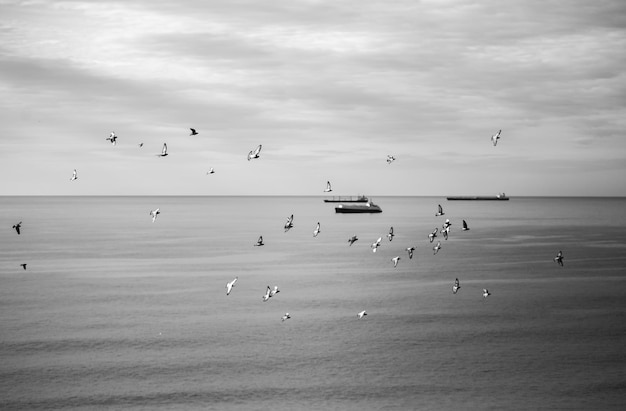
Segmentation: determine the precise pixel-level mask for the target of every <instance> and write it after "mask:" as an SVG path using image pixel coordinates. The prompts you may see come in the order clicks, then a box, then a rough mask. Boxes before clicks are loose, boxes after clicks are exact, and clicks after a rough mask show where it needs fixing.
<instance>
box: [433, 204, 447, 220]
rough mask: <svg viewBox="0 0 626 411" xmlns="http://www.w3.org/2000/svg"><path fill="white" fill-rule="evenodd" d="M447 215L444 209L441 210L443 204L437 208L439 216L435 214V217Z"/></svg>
mask: <svg viewBox="0 0 626 411" xmlns="http://www.w3.org/2000/svg"><path fill="white" fill-rule="evenodd" d="M444 214H445V213H444V212H443V208H441V204H439V205H438V206H437V214H435V217H438V216H440V215H444Z"/></svg>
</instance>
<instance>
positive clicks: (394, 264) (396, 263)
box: [391, 255, 400, 268]
mask: <svg viewBox="0 0 626 411" xmlns="http://www.w3.org/2000/svg"><path fill="white" fill-rule="evenodd" d="M391 261H393V267H394V268H396V267H397V266H398V261H400V256H399V255H397V256H395V257H393V258H392V259H391Z"/></svg>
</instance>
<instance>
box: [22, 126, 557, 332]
mask: <svg viewBox="0 0 626 411" xmlns="http://www.w3.org/2000/svg"><path fill="white" fill-rule="evenodd" d="M190 130H191V133H190V136H195V135H198V134H199V133H198V132H197V131H196V130H195V129H193V128H190ZM501 133H502V130H498V132H497V133H496V134H494V135H493V136H492V137H491V141H492V143H493V145H494V146H496V145H497V144H498V140H499V139H500V135H501ZM117 138H118V137H117V135H116V134H115V132H111V134H110V135H109V137H107V138H106V140H108V141H110V142H111V144H112V145H116V144H117ZM139 147H143V143H139ZM261 149H262V145H259V146H258V147H256V148H255V149H254V150H251V151H250V152H249V153H248V157H247V158H248V161H250V160H253V159H258V158H259V157H260V153H261ZM167 155H168V153H167V143H163V148H162V150H161V153H160V154H156V156H158V157H165V156H167ZM395 160H396V158H395V156H393V155H388V156H387V163H388V164H391V163H392V162H393V161H395ZM214 172H215V170H214V169H213V168H211V169H210V170H209V171H208V172H207V174H213V173H214ZM77 179H78V174H77V171H76V169H74V171H73V174H72V177H71V178H70V181H75V180H77ZM331 191H332V186H331V184H330V181H327V182H326V188H325V189H324V192H325V193H329V192H331ZM160 213H161V212H160V209H159V208H157V209H155V210H151V211H150V213H149V214H150V216H151V217H152V222H153V223H154V222H155V221H156V219H157V216H158V215H159V214H160ZM444 214H445V213H444V211H443V208H442V207H441V204H439V205H438V207H437V212H436V213H435V217H439V216H443V215H444ZM451 226H452V223H451V222H450V220H449V219H446V220H445V222H444V223H443V225H442V226H441V229H439V228H438V227H435V229H434V230H433V231H432V232H431V233H430V234H428V236H427V238H428V239H429V241H430V242H431V243H433V242H434V240H435V238H437V236H438V233H439V234H441V235H442V236H443V237H444V239H445V240H447V239H448V236H449V234H450V227H451ZM21 227H22V222H21V221H20V222H19V223H16V224H14V225H13V229H14V230H15V231H16V232H17V234H18V235H19V234H21ZM291 228H293V214H292V215H290V216H289V217H288V218H287V222H286V223H285V225H284V229H285V232H287V231H289V230H290V229H291ZM461 230H462V231H467V230H469V227H468V225H467V222H466V221H465V220H463V223H462V227H461ZM320 232H321V230H320V223H319V222H318V223H317V225H316V227H315V230H314V231H313V236H314V237H317V236H318V235H319V233H320ZM393 237H394V230H393V227H390V228H389V232H388V233H387V238H388V240H389V241H392V240H393ZM356 241H358V237H357V236H356V235H354V236H352V237H350V238H349V239H348V245H350V246H351V245H352V244H354V243H355V242H356ZM381 242H382V237H379V238H378V239H377V240H376V241H375V242H373V243H372V244H371V246H370V247H371V248H372V252H374V253H375V252H376V250H377V249H378V247H380V245H381ZM253 245H254V246H255V247H260V246H263V245H264V242H263V236H259V238H258V240H257V242H256V243H255V244H253ZM439 250H441V242H440V241H437V244H436V245H435V246H434V247H433V254H437V253H438V252H439ZM406 251H407V253H408V256H409V259H412V258H413V252H414V251H415V247H413V246H411V247H407V248H406ZM400 260H401V257H400V256H399V255H398V256H395V257H393V258H392V259H391V261H392V263H393V266H394V267H397V266H398V262H399V261H400ZM554 261H555V262H556V263H557V264H558V265H560V266H563V252H562V251H559V252H558V253H557V255H556V257H554ZM20 266H21V267H22V268H23V269H24V270H26V266H27V264H26V263H22V264H20ZM237 280H238V277H235V278H234V279H233V280H231V281H229V282H228V283H226V295H227V296H228V295H230V293H231V292H232V290H233V288H234V287H235V284H236V283H237ZM460 288H461V285H460V282H459V279H458V278H456V279H455V280H454V284H453V286H452V292H453V293H454V294H456V293H457V292H458V291H459V289H460ZM279 292H280V290H279V289H278V286H274V287H273V288H271V287H270V286H269V285H268V286H267V288H266V291H265V294H264V295H263V296H262V300H263V302H266V301H268V300H269V299H270V298H272V297H274V296H275V295H276V294H278V293H279ZM489 295H491V293H490V292H489V290H488V289H486V288H483V297H484V298H487V297H488V296H489ZM366 315H367V312H366V311H365V310H363V311H360V312H359V313H357V318H358V319H362V318H363V317H364V316H366ZM290 318H291V315H290V314H289V313H285V314H284V315H283V316H282V317H281V320H282V321H285V320H288V319H290Z"/></svg>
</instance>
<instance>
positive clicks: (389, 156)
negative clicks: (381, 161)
mask: <svg viewBox="0 0 626 411" xmlns="http://www.w3.org/2000/svg"><path fill="white" fill-rule="evenodd" d="M395 159H396V158H395V157H394V156H392V155H387V164H391V163H392V162H393V161H395Z"/></svg>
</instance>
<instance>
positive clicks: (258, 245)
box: [254, 235, 264, 247]
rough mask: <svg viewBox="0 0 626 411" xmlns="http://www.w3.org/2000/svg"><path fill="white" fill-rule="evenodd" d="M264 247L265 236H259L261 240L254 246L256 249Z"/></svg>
mask: <svg viewBox="0 0 626 411" xmlns="http://www.w3.org/2000/svg"><path fill="white" fill-rule="evenodd" d="M262 245H264V244H263V236H262V235H261V236H259V239H258V240H257V241H256V244H255V245H254V246H255V247H260V246H262Z"/></svg>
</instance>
